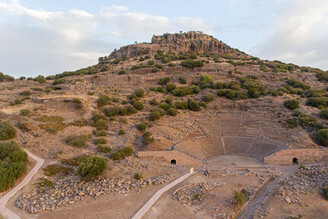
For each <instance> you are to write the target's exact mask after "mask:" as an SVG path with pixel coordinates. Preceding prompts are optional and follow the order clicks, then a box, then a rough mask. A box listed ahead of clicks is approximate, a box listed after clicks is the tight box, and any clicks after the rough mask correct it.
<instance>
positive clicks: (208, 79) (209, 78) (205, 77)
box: [200, 75, 212, 83]
mask: <svg viewBox="0 0 328 219" xmlns="http://www.w3.org/2000/svg"><path fill="white" fill-rule="evenodd" d="M200 81H203V82H206V83H210V82H211V81H212V76H210V75H202V76H200Z"/></svg>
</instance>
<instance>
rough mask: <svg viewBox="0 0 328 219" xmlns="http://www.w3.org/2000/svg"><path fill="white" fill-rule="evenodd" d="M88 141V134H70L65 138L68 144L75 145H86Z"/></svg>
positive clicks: (80, 146)
mask: <svg viewBox="0 0 328 219" xmlns="http://www.w3.org/2000/svg"><path fill="white" fill-rule="evenodd" d="M87 141H88V136H87V135H70V136H68V137H67V138H66V139H65V142H66V143H67V144H68V145H71V146H74V147H79V148H82V147H86V146H87Z"/></svg>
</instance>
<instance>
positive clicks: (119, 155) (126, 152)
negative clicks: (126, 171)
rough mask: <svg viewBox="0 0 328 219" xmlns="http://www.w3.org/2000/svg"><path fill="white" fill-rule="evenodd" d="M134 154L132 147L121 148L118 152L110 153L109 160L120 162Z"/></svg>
mask: <svg viewBox="0 0 328 219" xmlns="http://www.w3.org/2000/svg"><path fill="white" fill-rule="evenodd" d="M133 152H134V149H133V148H132V147H122V148H120V149H119V150H118V151H115V152H111V153H110V155H109V156H110V158H111V159H112V160H122V159H124V158H125V157H129V156H132V155H133Z"/></svg>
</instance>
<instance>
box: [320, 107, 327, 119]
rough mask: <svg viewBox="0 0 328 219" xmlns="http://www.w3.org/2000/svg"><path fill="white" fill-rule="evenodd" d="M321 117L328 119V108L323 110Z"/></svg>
mask: <svg viewBox="0 0 328 219" xmlns="http://www.w3.org/2000/svg"><path fill="white" fill-rule="evenodd" d="M320 117H321V118H322V119H328V109H324V110H321V112H320Z"/></svg>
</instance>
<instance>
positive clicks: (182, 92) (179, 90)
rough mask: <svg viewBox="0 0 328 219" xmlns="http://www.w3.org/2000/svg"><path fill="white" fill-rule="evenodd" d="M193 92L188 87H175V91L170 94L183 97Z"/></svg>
mask: <svg viewBox="0 0 328 219" xmlns="http://www.w3.org/2000/svg"><path fill="white" fill-rule="evenodd" d="M193 93H194V92H193V90H192V89H191V88H190V87H177V88H176V89H174V90H172V94H173V95H174V96H178V97H183V96H186V95H191V94H193Z"/></svg>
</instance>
